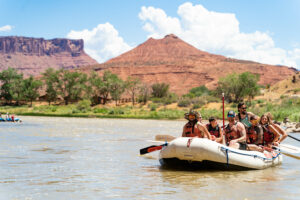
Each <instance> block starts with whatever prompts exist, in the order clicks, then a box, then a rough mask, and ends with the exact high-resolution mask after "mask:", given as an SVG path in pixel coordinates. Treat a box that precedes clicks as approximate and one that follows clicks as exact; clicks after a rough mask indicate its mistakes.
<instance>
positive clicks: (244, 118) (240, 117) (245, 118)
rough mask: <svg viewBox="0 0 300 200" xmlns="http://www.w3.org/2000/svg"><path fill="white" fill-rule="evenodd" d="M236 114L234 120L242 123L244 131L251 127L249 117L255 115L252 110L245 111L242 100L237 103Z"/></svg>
mask: <svg viewBox="0 0 300 200" xmlns="http://www.w3.org/2000/svg"><path fill="white" fill-rule="evenodd" d="M238 112H239V113H238V114H237V116H236V120H237V121H239V122H241V123H242V124H244V126H245V129H246V131H248V129H249V128H251V122H250V117H253V116H255V114H253V113H252V112H247V106H246V105H245V103H244V102H241V103H239V104H238Z"/></svg>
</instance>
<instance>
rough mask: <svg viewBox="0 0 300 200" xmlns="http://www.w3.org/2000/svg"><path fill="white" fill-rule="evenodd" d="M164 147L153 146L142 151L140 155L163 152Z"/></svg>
mask: <svg viewBox="0 0 300 200" xmlns="http://www.w3.org/2000/svg"><path fill="white" fill-rule="evenodd" d="M163 146H164V145H159V146H156V145H152V146H149V147H146V148H143V149H140V155H144V154H146V153H150V152H153V151H157V150H161V149H162V147H163Z"/></svg>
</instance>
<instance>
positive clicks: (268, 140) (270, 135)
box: [263, 125, 274, 145]
mask: <svg viewBox="0 0 300 200" xmlns="http://www.w3.org/2000/svg"><path fill="white" fill-rule="evenodd" d="M263 132H264V139H263V144H264V145H265V144H270V143H272V142H273V140H274V134H273V133H272V132H271V130H270V128H269V125H264V126H263Z"/></svg>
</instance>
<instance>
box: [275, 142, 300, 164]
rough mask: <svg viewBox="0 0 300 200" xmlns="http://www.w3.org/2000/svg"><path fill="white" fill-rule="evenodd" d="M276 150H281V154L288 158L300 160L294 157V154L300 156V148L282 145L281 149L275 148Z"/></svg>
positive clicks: (298, 157)
mask: <svg viewBox="0 0 300 200" xmlns="http://www.w3.org/2000/svg"><path fill="white" fill-rule="evenodd" d="M273 148H275V149H279V150H280V152H281V153H282V154H284V155H286V156H289V157H292V158H296V159H298V160H300V156H297V155H294V154H299V153H300V148H298V147H295V146H292V145H289V144H280V146H279V147H277V146H273Z"/></svg>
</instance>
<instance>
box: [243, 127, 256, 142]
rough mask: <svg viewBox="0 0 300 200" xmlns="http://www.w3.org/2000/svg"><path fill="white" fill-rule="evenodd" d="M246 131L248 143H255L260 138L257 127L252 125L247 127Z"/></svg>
mask: <svg viewBox="0 0 300 200" xmlns="http://www.w3.org/2000/svg"><path fill="white" fill-rule="evenodd" d="M246 133H247V136H246V141H247V144H255V143H256V141H257V139H258V136H257V132H256V130H255V127H254V126H251V128H248V129H247V131H246Z"/></svg>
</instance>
